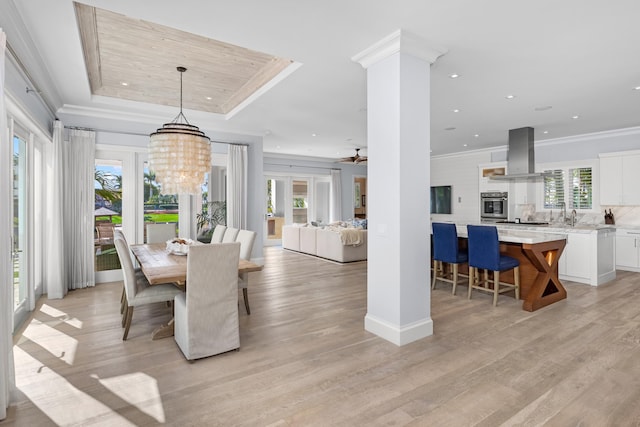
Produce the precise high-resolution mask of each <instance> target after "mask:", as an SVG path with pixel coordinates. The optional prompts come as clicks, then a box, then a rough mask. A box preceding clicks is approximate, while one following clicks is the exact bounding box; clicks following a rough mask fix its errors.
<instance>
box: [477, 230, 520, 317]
mask: <svg viewBox="0 0 640 427" xmlns="http://www.w3.org/2000/svg"><path fill="white" fill-rule="evenodd" d="M467 234H468V238H469V299H471V290H472V289H479V290H482V291H487V292H492V293H493V305H494V306H495V305H496V304H497V303H498V294H501V293H503V292H509V291H511V290H514V289H515V291H516V299H520V261H518V260H517V259H515V258H513V257H510V256H506V255H501V254H500V242H499V241H498V229H497V228H496V227H494V226H485V225H467ZM479 269H483V270H484V279H482V280H481V279H480V276H479V274H478V270H479ZM511 269H513V277H514V282H515V284H513V285H512V284H510V283H502V282H500V272H501V271H506V270H511ZM489 270H491V271H493V281H490V280H489V274H488V271H489ZM492 282H493V289H491V288H489V284H490V283H492Z"/></svg>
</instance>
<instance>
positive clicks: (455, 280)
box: [451, 264, 458, 295]
mask: <svg viewBox="0 0 640 427" xmlns="http://www.w3.org/2000/svg"><path fill="white" fill-rule="evenodd" d="M457 285H458V264H453V288H452V289H451V294H452V295H455V294H456V286H457Z"/></svg>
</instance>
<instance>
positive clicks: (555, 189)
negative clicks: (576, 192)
mask: <svg viewBox="0 0 640 427" xmlns="http://www.w3.org/2000/svg"><path fill="white" fill-rule="evenodd" d="M544 172H545V174H547V176H545V177H544V207H545V209H553V208H559V207H560V205H561V204H562V203H564V170H562V169H554V170H546V171H544Z"/></svg>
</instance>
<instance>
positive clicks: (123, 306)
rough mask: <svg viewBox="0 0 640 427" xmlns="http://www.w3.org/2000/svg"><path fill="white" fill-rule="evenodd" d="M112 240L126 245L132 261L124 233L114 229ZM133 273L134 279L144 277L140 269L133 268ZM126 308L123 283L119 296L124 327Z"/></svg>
mask: <svg viewBox="0 0 640 427" xmlns="http://www.w3.org/2000/svg"><path fill="white" fill-rule="evenodd" d="M113 239H114V242H115V241H116V240H117V239H121V240H123V241H124V243H125V245H127V252H128V253H129V256H130V257H131V260H132V261H133V255H132V254H131V251H130V250H129V243H127V239H126V237H124V233H123V232H122V230H121V229H120V228H116V229H115V230H113ZM116 251H117V250H116ZM118 258H120V257H119V256H118ZM121 264H122V263H121ZM133 271H134V272H135V274H136V278H137V277H144V273H143V272H142V270H141V269H140V267H135V268H134V269H133ZM126 308H127V294H126V292H125V289H124V282H123V284H122V295H120V314H122V325H123V326H124V321H125V316H126V314H125V309H126Z"/></svg>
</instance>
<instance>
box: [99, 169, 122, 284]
mask: <svg viewBox="0 0 640 427" xmlns="http://www.w3.org/2000/svg"><path fill="white" fill-rule="evenodd" d="M94 179H95V181H94V189H95V204H94V248H93V249H94V251H93V252H94V266H95V272H96V283H102V282H107V281H110V280H119V279H118V277H119V274H114V273H112V272H116V271H118V270H120V269H121V267H120V259H119V258H118V253H117V252H116V247H115V243H114V241H113V232H114V231H115V230H116V229H122V224H123V221H122V218H123V215H122V181H123V180H122V161H121V160H114V159H96V161H95V175H94Z"/></svg>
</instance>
